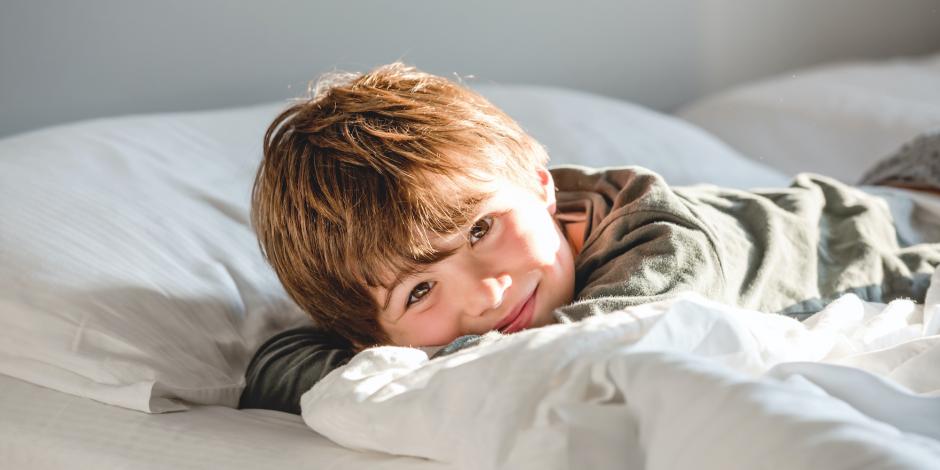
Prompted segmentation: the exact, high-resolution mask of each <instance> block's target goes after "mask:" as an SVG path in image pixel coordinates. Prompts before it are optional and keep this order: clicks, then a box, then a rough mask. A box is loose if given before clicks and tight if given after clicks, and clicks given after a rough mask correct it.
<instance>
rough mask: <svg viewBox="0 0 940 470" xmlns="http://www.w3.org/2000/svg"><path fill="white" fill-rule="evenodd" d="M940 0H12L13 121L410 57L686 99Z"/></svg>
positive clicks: (159, 104)
mask: <svg viewBox="0 0 940 470" xmlns="http://www.w3.org/2000/svg"><path fill="white" fill-rule="evenodd" d="M938 8H940V0H893V1H887V0H826V1H819V0H762V1H745V0H698V1H696V0H630V1H616V0H580V1H573V0H567V1H554V0H516V1H512V0H503V1H499V0H492V1H482V0H481V1H464V2H451V1H444V0H410V1H390V0H355V1H351V0H350V1H336V2H313V1H309V0H308V1H301V0H272V1H265V2H257V1H234V0H162V1H144V0H82V1H71V0H2V3H0V110H2V114H0V136H2V135H8V134H12V133H16V132H20V131H24V130H28V129H33V128H36V127H41V126H47V125H51V124H56V123H61V122H68V121H73V120H77V119H82V118H88V117H98V116H109V115H116V114H127V113H143V112H155V111H182V110H195V109H206V108H217V107H227V106H237V105H244V104H252V103H258V102H264V101H272V100H281V99H284V98H287V97H291V96H296V95H299V94H302V93H303V91H304V89H305V88H306V84H307V82H308V81H309V80H310V79H312V78H314V77H316V76H317V75H318V74H320V73H322V72H324V71H327V70H330V69H332V68H334V67H335V68H340V69H345V70H365V69H368V68H370V67H372V66H374V65H377V64H380V63H384V62H389V61H392V60H396V59H402V60H404V61H406V62H410V63H413V64H415V65H417V66H419V67H421V68H423V69H425V70H428V71H431V72H435V73H439V74H446V75H452V74H454V73H457V74H460V75H463V76H466V75H473V76H474V77H475V80H477V81H480V82H517V83H540V84H548V85H560V86H567V87H573V88H579V89H584V90H589V91H593V92H596V93H601V94H606V95H610V96H614V97H619V98H624V99H628V100H632V101H635V102H638V103H640V104H644V105H648V106H651V107H654V108H657V109H660V110H666V111H668V110H671V109H673V108H675V107H676V106H678V105H679V104H682V103H685V102H687V101H689V100H691V99H693V98H695V97H697V96H701V95H702V94H704V93H707V92H712V91H715V90H720V89H722V88H725V87H727V86H730V85H732V84H734V83H738V82H740V81H742V80H747V79H752V78H756V77H762V76H766V75H768V74H773V73H777V72H780V71H783V70H787V69H789V68H791V67H797V66H804V65H809V64H814V63H819V62H823V61H828V60H833V59H849V58H862V57H872V58H874V57H886V56H891V55H897V54H908V55H913V54H922V53H926V52H930V51H937V50H940V13H938Z"/></svg>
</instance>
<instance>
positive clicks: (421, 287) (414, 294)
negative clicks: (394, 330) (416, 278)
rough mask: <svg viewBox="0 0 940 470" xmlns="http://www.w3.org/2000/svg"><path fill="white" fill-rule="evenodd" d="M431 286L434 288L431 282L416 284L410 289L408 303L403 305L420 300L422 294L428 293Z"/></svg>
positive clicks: (407, 305) (409, 304)
mask: <svg viewBox="0 0 940 470" xmlns="http://www.w3.org/2000/svg"><path fill="white" fill-rule="evenodd" d="M433 288H434V283H433V282H422V283H419V284H418V285H417V286H415V288H414V289H411V293H410V294H408V303H407V304H406V305H405V307H406V308H407V307H410V306H411V304H414V303H417V302H419V301H421V299H423V298H424V296H426V295H428V294H429V293H430V292H431V289H433Z"/></svg>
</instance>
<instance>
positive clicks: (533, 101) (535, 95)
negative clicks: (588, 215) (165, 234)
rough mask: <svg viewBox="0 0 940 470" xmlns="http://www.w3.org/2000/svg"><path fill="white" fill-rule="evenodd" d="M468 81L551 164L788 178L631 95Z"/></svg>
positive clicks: (703, 177)
mask: <svg viewBox="0 0 940 470" xmlns="http://www.w3.org/2000/svg"><path fill="white" fill-rule="evenodd" d="M474 88H475V89H476V90H477V91H479V92H480V93H481V94H483V95H484V96H486V97H487V98H488V99H490V100H491V101H492V102H493V104H495V105H497V106H499V107H500V108H502V109H503V110H504V111H506V113H508V114H509V115H510V116H512V117H513V118H514V119H516V120H517V121H518V122H519V124H520V125H521V126H522V127H523V128H524V129H525V130H526V131H527V132H528V133H529V134H531V135H532V136H534V137H535V138H536V139H537V140H538V141H539V142H541V143H542V145H544V146H545V147H546V149H547V150H548V154H549V156H550V157H551V161H550V164H552V165H559V164H564V163H576V164H582V165H588V166H594V167H608V166H621V165H640V166H643V167H646V168H649V169H651V170H653V171H655V172H657V173H659V174H661V175H662V176H663V177H664V178H665V179H666V182H668V183H669V184H673V185H690V184H698V183H710V184H716V185H719V186H729V187H736V188H750V187H758V186H785V185H787V184H788V183H789V178H787V177H786V176H785V175H783V174H782V173H780V172H778V171H776V170H774V169H772V168H770V167H768V166H765V165H763V164H761V163H758V162H754V161H752V160H749V159H747V158H745V157H743V156H741V155H740V154H738V153H737V152H736V151H734V150H732V149H731V148H730V147H728V146H727V145H726V144H724V143H723V142H721V141H720V140H718V139H716V138H714V137H713V136H711V135H709V134H708V133H706V132H704V131H702V130H701V129H699V128H697V127H695V126H693V125H690V124H689V123H687V122H685V121H683V120H681V119H678V118H676V117H673V116H668V115H665V114H662V113H658V112H656V111H653V110H651V109H648V108H644V107H642V106H638V105H636V104H633V103H629V102H626V101H621V100H617V99H613V98H608V97H603V96H599V95H593V94H589V93H585V92H580V91H575V90H566V89H559V88H551V87H541V86H529V85H526V86H505V85H503V86H492V85H490V86H487V85H478V86H475V87H474Z"/></svg>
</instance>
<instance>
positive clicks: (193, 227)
mask: <svg viewBox="0 0 940 470" xmlns="http://www.w3.org/2000/svg"><path fill="white" fill-rule="evenodd" d="M484 88H485V90H484V92H485V93H486V94H487V95H490V96H491V97H492V98H493V100H494V101H495V102H496V103H497V104H498V105H501V106H505V108H506V110H507V111H508V112H509V113H510V114H511V115H514V116H516V117H518V119H519V120H520V121H521V122H522V125H523V126H524V127H526V128H527V129H529V130H531V131H532V133H533V134H535V135H536V137H537V138H539V139H540V140H541V141H542V142H543V143H544V144H545V145H546V146H547V147H548V149H549V151H550V152H551V154H552V155H553V162H554V163H582V164H585V165H593V166H607V165H622V164H640V165H645V166H648V167H650V168H652V169H654V170H657V171H659V172H661V173H662V174H663V175H664V176H665V177H666V178H667V180H669V181H671V182H673V183H691V182H700V181H704V182H713V183H720V184H731V185H735V184H738V185H766V184H772V183H773V182H774V180H775V179H778V178H780V176H779V175H777V174H775V173H773V172H772V171H769V170H766V169H764V168H761V167H760V166H759V165H756V164H754V163H751V162H748V161H747V160H746V159H743V158H742V157H740V156H737V155H735V154H734V152H733V151H731V150H729V149H728V148H727V147H725V146H724V145H722V144H720V143H719V142H717V141H716V140H714V139H712V138H710V137H709V136H708V135H706V134H705V133H703V132H701V131H699V130H697V129H695V128H694V127H692V126H690V125H687V124H684V123H682V122H681V121H679V120H677V119H675V118H671V117H668V116H664V115H661V114H659V113H655V112H652V111H649V110H646V109H643V108H640V107H637V106H633V105H630V104H628V103H624V102H620V101H616V100H612V99H606V98H601V97H597V96H592V95H586V94H582V93H576V92H571V91H564V90H556V89H548V88H529V87H506V88H501V87H493V86H490V87H484ZM280 108H282V105H268V106H261V107H253V108H245V109H237V110H226V111H217V112H202V113H183V114H164V115H153V116H141V117H123V118H116V119H105V120H97V121H89V122H85V123H79V124H74V125H68V126H62V127H57V128H51V129H47V130H43V131H38V132H34V133H29V134H24V135H20V136H17V137H11V138H7V139H4V140H0V226H2V230H0V373H4V374H7V375H11V376H14V377H17V378H20V379H23V380H27V381H29V382H32V383H35V384H39V385H43V386H46V387H49V388H53V389H56V390H60V391H63V392H67V393H72V394H75V395H80V396H85V397H89V398H93V399H95V400H99V401H102V402H105V403H109V404H114V405H119V406H123V407H127V408H132V409H136V410H141V411H146V412H163V411H169V410H178V409H182V408H184V407H185V405H184V404H183V403H181V402H180V399H182V400H185V401H188V402H191V403H199V404H218V405H226V406H235V405H236V404H237V402H238V397H239V394H240V393H241V390H242V388H243V386H244V377H243V376H244V371H245V368H246V365H247V363H248V361H249V360H250V358H251V355H252V354H253V352H254V350H255V349H256V348H257V347H258V345H259V344H260V343H261V342H262V341H264V340H265V339H266V338H267V337H269V336H271V335H273V334H274V333H276V332H278V331H281V330H284V329H287V328H290V327H292V326H296V325H299V324H301V323H304V322H307V321H308V320H307V319H306V316H305V314H304V313H303V312H301V311H300V310H299V309H298V308H297V307H296V306H295V305H294V304H293V302H291V301H290V300H289V298H288V297H287V296H286V294H285V293H284V291H283V289H282V287H281V286H280V284H279V282H278V280H277V278H276V277H275V276H274V274H273V271H272V270H271V269H270V267H269V266H268V265H267V264H266V263H265V262H264V260H263V258H262V256H261V254H260V251H259V249H258V246H257V241H256V239H255V237H254V235H253V233H252V231H251V229H250V227H249V222H248V210H249V197H250V188H251V184H252V181H253V179H254V175H255V170H256V168H257V165H258V162H259V160H260V155H261V142H262V136H263V133H264V131H265V129H266V128H267V126H268V124H269V123H270V121H271V120H272V119H273V117H274V116H275V115H276V113H277V111H278V110H279V109H280Z"/></svg>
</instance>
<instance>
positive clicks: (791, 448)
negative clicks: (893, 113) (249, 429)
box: [302, 273, 940, 469]
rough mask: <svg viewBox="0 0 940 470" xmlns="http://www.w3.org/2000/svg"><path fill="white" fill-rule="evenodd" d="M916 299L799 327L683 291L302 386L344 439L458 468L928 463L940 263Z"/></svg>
mask: <svg viewBox="0 0 940 470" xmlns="http://www.w3.org/2000/svg"><path fill="white" fill-rule="evenodd" d="M931 281H932V285H931V288H930V290H928V294H927V302H926V304H925V305H923V306H922V305H915V304H913V303H912V302H910V301H906V300H898V301H894V302H892V303H890V304H888V305H883V304H871V303H865V302H862V301H860V300H859V299H858V298H857V297H854V296H852V295H847V296H844V297H842V298H840V299H839V300H837V301H836V302H834V303H832V304H830V305H829V306H828V307H827V308H826V309H825V310H823V311H822V312H820V313H818V314H817V315H815V316H814V317H812V318H810V319H809V320H807V321H806V322H804V323H800V322H797V321H795V320H793V319H790V318H787V317H783V316H780V315H773V314H764V313H759V312H753V311H746V310H741V309H736V308H731V307H728V306H725V305H722V304H717V303H714V302H710V301H707V300H705V299H703V298H700V297H697V296H694V295H687V296H683V297H680V298H677V299H673V300H670V301H665V302H658V303H653V304H647V305H641V306H638V307H634V308H630V309H628V310H624V311H621V312H617V313H613V314H609V315H605V316H599V317H591V318H587V319H585V320H584V321H581V322H578V323H572V324H558V325H551V326H548V327H543V328H539V329H534V330H527V331H523V332H520V333H517V334H513V335H508V336H502V335H499V334H496V333H491V334H489V335H487V336H485V337H484V338H483V340H482V341H480V343H479V344H477V345H476V346H474V347H469V348H465V349H461V350H459V351H457V352H455V353H453V354H450V355H447V356H443V357H440V358H436V359H433V360H430V359H429V358H428V355H427V354H426V353H425V352H424V351H421V350H418V349H412V348H400V347H380V348H373V349H369V350H366V351H363V352H361V353H360V354H358V355H356V356H355V357H354V358H353V359H352V360H351V361H350V362H349V364H347V365H346V366H345V367H342V368H340V369H337V370H335V371H333V372H332V373H330V374H329V375H328V376H327V377H326V378H324V379H323V380H322V381H320V382H319V383H318V384H317V385H315V386H314V387H313V388H312V389H311V390H310V391H308V392H307V393H306V394H305V395H304V396H303V398H302V411H303V418H304V420H305V422H306V423H307V424H308V425H309V426H310V427H311V428H313V429H314V430H315V431H317V432H319V433H321V434H323V435H324V436H326V437H328V438H330V439H332V440H334V441H335V442H337V443H339V444H341V445H344V446H347V447H350V448H354V449H363V450H372V451H380V452H386V453H391V454H401V455H411V456H418V457H424V458H428V459H434V460H438V461H443V462H450V463H452V464H453V465H454V466H455V467H456V468H468V469H469V468H473V469H488V468H512V469H516V468H539V469H554V468H558V469H562V468H572V467H576V466H577V467H581V468H591V469H601V468H648V469H660V468H662V469H667V468H669V469H673V468H696V469H712V468H713V469H733V468H758V467H760V468H789V469H797V468H827V469H838V468H861V467H864V468H885V467H891V468H935V467H936V462H940V440H938V439H940V417H938V413H940V396H934V395H940V366H938V365H937V364H940V335H938V333H940V273H934V275H933V278H932V280H931Z"/></svg>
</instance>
